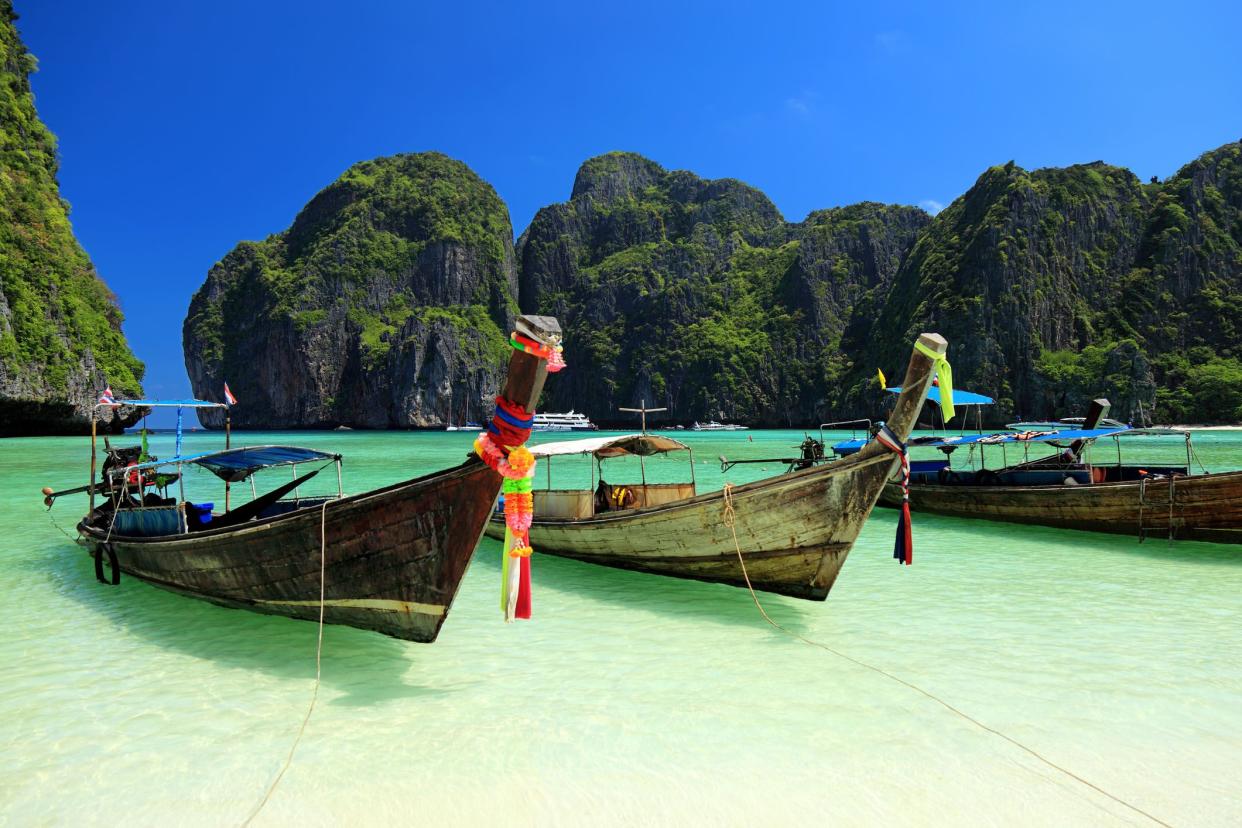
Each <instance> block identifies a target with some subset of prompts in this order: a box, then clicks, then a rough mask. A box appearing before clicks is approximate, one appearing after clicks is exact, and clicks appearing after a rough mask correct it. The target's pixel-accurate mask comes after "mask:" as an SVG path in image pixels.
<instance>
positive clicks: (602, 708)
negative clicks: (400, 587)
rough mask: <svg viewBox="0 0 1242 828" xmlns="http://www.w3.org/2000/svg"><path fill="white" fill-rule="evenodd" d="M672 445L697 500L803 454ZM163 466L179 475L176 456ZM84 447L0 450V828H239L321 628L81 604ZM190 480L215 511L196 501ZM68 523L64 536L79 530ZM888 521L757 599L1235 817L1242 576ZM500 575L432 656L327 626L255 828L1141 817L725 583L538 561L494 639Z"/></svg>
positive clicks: (1078, 767)
mask: <svg viewBox="0 0 1242 828" xmlns="http://www.w3.org/2000/svg"><path fill="white" fill-rule="evenodd" d="M678 436H682V437H684V439H685V440H686V441H687V442H689V443H691V444H692V445H693V446H694V447H695V450H696V455H695V456H696V459H697V460H698V463H697V465H696V474H697V477H698V481H699V485H700V488H701V489H706V488H716V487H719V486H720V485H721V482H722V480H723V479H724V478H722V476H721V474H720V471H719V464H718V461H717V460H716V457H717V456H718V455H719V454H726V455H728V456H729V457H731V458H732V457H745V456H752V457H757V456H764V455H767V454H770V453H784V452H785V451H792V448H791V447H792V446H794V445H796V443H797V442H798V441H799V439H800V438H801V432H793V431H785V432H780V431H777V432H736V433H727V434H720V433H717V434H684V435H681V434H679V435H678ZM750 438H753V440H752V439H750ZM218 440H219V438H218V436H217V435H208V434H196V435H192V436H191V437H190V438H189V445H188V447H187V450H189V449H194V448H199V447H202V448H211V447H215V446H216V445H217V443H218ZM243 441H244V442H245V443H248V444H257V443H260V442H271V441H280V442H293V443H297V444H302V445H309V446H314V447H323V448H335V449H337V450H339V451H341V452H342V453H344V454H345V456H346V464H345V473H346V489H347V490H350V491H360V490H363V489H368V488H372V487H375V486H377V485H380V484H383V483H387V482H391V481H394V480H397V479H400V478H403V477H408V476H411V475H415V474H419V473H422V472H425V471H429V470H432V469H435V468H439V467H443V466H446V465H449V464H452V463H454V462H456V461H457V460H458V459H459V458H460V457H461V456H462V455H463V454H464V452H465V451H466V450H467V449H468V447H469V445H470V441H471V435H469V434H428V433H383V434H370V433H362V432H348V433H342V432H336V433H309V434H308V433H297V434H247V435H244V436H243ZM1196 444H1197V445H1198V446H1199V450H1200V455H1201V457H1202V458H1203V460H1204V462H1206V463H1207V465H1208V466H1209V468H1212V469H1213V470H1224V469H1228V468H1239V467H1242V432H1211V433H1203V434H1201V435H1198V436H1197V437H1196ZM152 449H153V451H155V452H156V453H157V454H160V455H162V456H168V455H170V454H171V453H172V451H171V438H170V437H168V436H165V435H159V436H157V437H156V438H155V439H154V440H153V446H152ZM1178 450H1180V449H1178V447H1177V446H1176V445H1175V444H1173V448H1172V449H1171V450H1170V451H1171V456H1170V459H1172V458H1174V457H1176V454H1177V451H1178ZM85 452H86V443H85V441H84V440H81V439H62V438H47V439H22V440H3V441H0V474H2V475H3V477H2V479H3V481H4V483H5V485H4V487H3V490H2V491H3V494H0V513H2V514H3V515H4V519H3V532H2V539H0V591H2V594H3V595H4V598H5V600H4V601H3V603H2V604H0V613H2V617H3V629H4V630H5V631H6V633H7V634H6V635H5V636H4V638H3V639H2V640H0V663H2V664H3V665H4V667H5V679H4V681H3V683H2V684H0V744H3V746H4V750H3V755H4V760H3V762H0V821H4V822H7V823H9V824H31V823H34V824H53V823H56V824H59V823H70V822H73V823H85V824H117V823H121V822H126V823H133V824H156V823H167V822H168V821H170V820H175V821H177V822H179V823H187V824H202V825H217V824H237V823H240V822H241V821H242V820H243V819H244V818H245V817H246V815H247V814H248V813H249V812H250V810H251V808H253V806H254V805H255V804H256V803H257V801H258V800H259V798H261V796H262V795H263V792H264V791H265V789H266V787H267V786H268V784H270V782H271V780H272V778H273V777H274V776H275V774H276V772H277V771H278V770H279V767H280V764H281V763H282V761H283V759H284V757H285V754H286V753H287V751H288V749H289V745H290V743H291V740H292V739H293V737H294V735H295V733H296V731H297V728H298V725H299V723H300V721H301V717H302V715H303V713H304V711H305V708H306V705H307V703H308V702H309V700H310V694H311V688H312V683H313V677H314V671H315V658H314V656H315V632H316V631H315V626H314V625H313V624H307V623H301V622H294V621H289V620H286V619H281V618H269V617H264V616H259V615H254V614H250V613H246V612H239V611H232V610H225V609H220V608H217V607H214V606H211V605H209V604H206V603H203V602H199V601H195V600H192V599H188V598H183V597H180V596H177V595H173V594H170V593H166V592H163V591H161V590H158V589H155V588H153V587H149V586H146V585H144V584H141V583H139V582H137V581H134V580H132V579H123V580H122V583H121V585H120V586H119V587H105V586H103V585H100V584H98V583H96V582H95V580H94V577H93V571H92V567H91V563H90V561H89V559H88V558H87V557H86V555H85V554H84V553H83V552H82V551H80V550H79V549H78V548H77V547H75V546H73V545H72V544H70V543H69V542H68V541H67V540H66V539H65V537H64V536H63V535H62V534H60V532H58V531H57V529H56V528H55V527H54V526H53V525H52V523H51V522H50V521H49V517H48V515H47V514H45V513H44V512H43V510H42V506H41V503H40V496H39V494H38V490H39V488H40V487H41V486H43V485H52V486H55V487H62V486H72V485H76V484H79V483H81V482H84V481H85V478H86V472H85V462H86V453H85ZM556 462H557V466H555V467H554V470H553V474H554V482H558V481H563V482H565V483H568V482H571V478H570V475H571V471H570V469H569V462H568V461H556ZM562 462H564V463H565V465H564V468H562V465H561V464H562ZM687 468H688V467H687V466H686V465H685V464H684V462H683V461H673V460H667V461H666V460H656V461H652V462H649V463H648V464H647V473H648V475H649V477H651V478H653V479H674V478H675V477H676V476H678V475H681V474H683V473H685V472H686V471H687ZM605 470H606V471H607V470H608V464H605ZM777 470H778V467H776V466H768V467H766V468H764V467H762V466H742V467H738V468H737V469H735V470H734V471H733V472H731V473H730V474H729V479H730V480H733V481H735V482H741V481H744V480H748V479H753V478H755V477H758V476H762V475H763V474H765V473H767V474H770V473H773V472H775V471H777ZM541 474H542V472H541ZM562 474H564V475H565V477H562ZM580 474H581V475H582V476H583V477H585V466H583V467H582V468H581V469H580ZM328 476H329V475H323V477H328ZM620 478H621V475H620V474H619V473H618V474H615V475H614V474H609V479H610V480H612V481H613V482H617V481H619V480H620ZM316 483H317V484H319V485H318V487H319V488H321V489H324V490H327V489H333V490H334V489H335V479H332V480H322V481H316ZM191 485H195V486H197V487H198V488H197V489H196V491H198V492H199V493H200V495H206V496H205V497H203V499H209V498H213V497H214V498H217V499H218V496H219V493H218V491H217V490H218V484H214V483H213V482H212V479H211V478H209V477H207V476H203V477H201V478H195V479H194V480H193V482H192V484H191ZM84 506H85V499H84V498H81V497H77V498H65V499H64V500H62V501H61V502H60V503H58V505H57V507H56V509H55V510H54V511H53V513H52V515H53V516H54V517H55V518H56V520H57V521H58V522H59V523H60V524H61V525H62V526H63V527H65V528H66V529H71V527H72V526H73V524H74V523H75V522H76V520H77V518H78V517H79V516H80V513H81V511H82V510H83V508H84ZM894 525H895V515H894V513H893V512H890V511H886V510H879V511H877V512H876V514H875V515H874V516H873V518H872V519H871V520H870V521H869V523H868V524H867V527H866V528H865V530H864V532H863V534H862V537H861V538H860V540H859V542H858V544H857V545H856V546H855V548H854V551H853V553H852V554H851V556H850V558H849V561H848V562H847V563H846V565H845V568H844V570H843V572H842V574H841V577H840V579H839V580H838V582H837V584H836V587H835V588H834V590H833V592H832V595H831V596H830V597H829V599H828V601H827V602H825V603H823V604H817V603H808V602H801V601H797V600H794V599H788V598H782V597H776V596H762V601H763V603H764V606H765V607H766V608H767V610H768V612H769V613H770V614H772V615H773V616H774V617H775V618H776V619H777V620H778V621H779V622H780V623H782V624H784V625H786V626H787V627H789V628H790V629H792V630H795V631H797V632H798V633H800V634H802V635H805V636H807V637H809V638H812V639H816V640H819V641H823V642H825V643H827V644H829V645H831V646H832V647H835V648H837V649H839V650H841V651H843V652H846V653H848V654H850V655H851V656H853V657H855V658H859V659H862V660H864V661H867V662H869V663H871V664H874V665H876V666H878V667H882V668H883V669H885V670H888V671H890V672H892V673H894V674H896V675H899V676H901V677H903V678H905V679H907V680H909V681H912V682H914V683H916V684H918V685H920V686H922V687H924V688H926V689H927V690H928V691H930V692H933V693H936V694H938V695H940V696H942V697H943V698H945V699H946V700H947V701H949V702H951V703H952V704H954V705H956V706H958V707H960V708H962V709H963V710H965V711H967V712H968V713H970V714H971V715H973V716H975V717H977V718H979V719H981V720H982V721H984V722H986V723H988V724H989V725H991V726H993V727H996V728H998V729H1000V730H1003V731H1004V732H1006V733H1007V734H1009V735H1011V736H1013V737H1015V738H1017V739H1019V740H1021V741H1023V742H1024V743H1026V744H1029V745H1030V746H1031V747H1033V748H1035V749H1036V750H1038V751H1040V752H1041V753H1043V754H1044V755H1046V756H1048V757H1049V758H1051V759H1053V760H1055V761H1057V762H1058V763H1060V764H1063V765H1065V766H1067V767H1069V768H1070V769H1072V770H1073V771H1074V772H1076V773H1078V774H1079V775H1081V776H1084V777H1086V778H1087V779H1090V780H1091V781H1092V782H1094V783H1095V784H1097V785H1100V786H1101V787H1103V788H1105V789H1107V790H1109V791H1112V792H1113V793H1115V794H1117V795H1119V796H1122V797H1123V798H1125V799H1128V800H1131V801H1133V802H1134V803H1135V804H1137V805H1139V806H1140V807H1142V808H1143V809H1145V810H1147V811H1149V812H1150V813H1152V814H1154V815H1156V816H1158V817H1160V818H1161V819H1163V820H1165V821H1167V822H1170V823H1172V824H1174V825H1179V826H1180V825H1231V824H1238V823H1239V822H1242V793H1240V790H1239V786H1238V784H1237V780H1238V767H1239V764H1240V761H1242V549H1240V548H1236V547H1226V546H1214V545H1209V544H1196V543H1178V544H1174V545H1171V546H1170V545H1167V544H1166V543H1164V542H1162V541H1151V540H1149V541H1148V542H1146V543H1144V544H1139V543H1138V541H1137V540H1136V539H1132V538H1127V537H1111V536H1105V535H1093V534H1087V533H1077V532H1068V531H1059V530H1053V529H1043V528H1038V527H1020V526H1012V525H1005V524H989V523H984V522H973V521H965V520H955V519H949V518H938V517H935V516H928V515H916V516H915V536H916V537H915V545H916V551H915V565H914V566H913V567H909V568H904V567H900V566H898V565H897V564H896V563H895V562H893V560H892V559H891V557H890V555H891V549H892V538H893V531H894ZM498 556H499V548H498V545H497V544H495V543H493V542H490V541H484V543H483V544H482V545H481V547H480V550H479V554H478V555H477V556H476V559H475V563H474V565H473V566H472V568H471V570H470V572H469V574H468V576H467V578H466V581H465V583H464V585H463V587H462V590H461V593H460V594H459V596H458V599H457V601H456V603H455V605H454V607H453V610H452V613H451V615H450V616H449V619H448V622H447V623H446V624H445V627H444V630H443V632H442V633H441V636H440V639H439V641H437V642H436V643H435V644H433V645H430V646H426V645H417V644H408V643H405V642H399V641H395V640H391V639H387V638H384V637H382V636H379V635H375V634H372V633H364V632H360V631H357V630H351V629H345V628H337V627H328V628H327V629H326V630H325V634H324V658H323V687H322V689H321V691H320V696H319V704H318V706H317V708H316V711H315V714H314V717H313V718H312V719H311V722H310V725H309V727H308V729H307V732H306V735H305V737H304V739H303V741H302V744H301V747H300V748H299V750H298V754H297V757H296V758H295V760H294V763H293V766H292V768H291V769H290V771H289V772H288V774H287V775H286V776H285V778H284V780H283V782H282V783H281V785H280V787H279V788H278V789H277V791H276V793H275V795H274V797H273V799H272V801H271V802H270V803H269V804H268V806H267V808H266V809H265V810H264V811H263V813H262V815H261V816H260V817H259V819H258V820H257V823H256V824H268V825H276V824H286V823H291V822H294V821H297V822H299V823H302V824H308V825H326V824H342V823H350V824H358V823H380V822H384V823H393V822H396V823H399V824H426V823H437V824H438V823H451V824H478V823H494V822H500V821H502V820H503V821H504V822H505V823H508V824H517V825H534V824H548V823H551V824H581V823H584V822H588V821H590V822H602V823H642V824H657V825H664V824H668V825H672V824H684V823H685V822H687V821H694V822H700V823H702V822H707V823H712V824H730V825H741V824H747V825H749V824H755V823H760V824H777V823H782V824H783V823H794V824H811V823H814V824H824V823H826V822H827V823H835V824H846V825H863V824H867V825H874V824H877V823H885V824H898V825H906V824H927V823H937V824H945V823H953V824H1010V823H1021V824H1036V825H1063V824H1067V823H1074V824H1081V823H1091V824H1105V825H1107V824H1126V823H1131V824H1142V823H1143V820H1142V819H1141V818H1139V817H1137V816H1136V815H1134V814H1133V813H1130V812H1128V811H1126V809H1124V808H1123V807H1122V806H1120V805H1117V804H1116V803H1113V802H1111V801H1109V800H1107V799H1106V798H1104V797H1103V796H1101V795H1100V794H1098V793H1095V792H1093V791H1091V790H1090V789H1088V788H1085V787H1084V786H1082V785H1080V784H1079V783H1077V782H1074V781H1072V780H1070V779H1068V778H1066V777H1064V776H1062V775H1060V774H1057V773H1056V772H1054V771H1051V770H1050V769H1048V768H1047V767H1045V766H1043V765H1041V764H1039V763H1038V762H1036V761H1035V760H1033V759H1032V758H1030V757H1029V756H1028V755H1026V754H1024V753H1022V752H1021V751H1019V750H1018V749H1016V748H1014V747H1013V746H1011V745H1009V744H1008V743H1006V742H1004V741H1002V740H1000V739H998V738H997V737H995V736H992V735H990V734H987V733H984V732H981V731H980V730H978V729H977V728H975V727H974V726H972V725H970V724H968V723H966V722H964V721H962V720H961V719H958V718H956V717H955V716H953V715H952V714H950V713H948V712H947V711H945V710H944V709H943V708H941V707H940V706H939V705H936V704H934V703H933V702H930V701H928V700H927V699H925V698H923V697H922V696H919V695H917V694H915V693H913V692H912V691H910V690H909V689H907V688H905V687H902V686H900V685H898V684H895V683H893V682H892V681H890V680H888V679H886V678H883V677H882V676H879V675H876V674H875V673H872V672H870V671H867V670H865V669H862V668H860V667H857V666H855V665H853V664H850V663H849V662H846V661H843V660H841V659H838V658H837V657H835V656H833V655H831V654H829V653H826V652H824V651H822V650H819V649H817V648H813V647H808V646H806V645H804V644H801V643H799V642H797V641H795V640H792V639H790V638H788V637H785V636H783V635H782V634H781V633H779V632H777V631H775V630H773V629H772V628H770V627H768V626H767V625H766V624H764V623H763V621H762V620H761V619H760V618H759V616H758V614H757V612H756V611H755V608H754V605H753V604H752V603H751V600H750V597H749V596H748V595H747V594H746V593H745V592H744V591H742V590H737V589H733V588H730V587H724V586H717V585H710V584H700V583H695V582H689V581H678V580H674V579H667V578H659V577H655V576H650V575H641V574H636V573H628V572H621V571H615V570H609V569H603V568H599V567H593V566H590V565H587V564H581V563H577V562H572V561H564V560H558V559H555V558H551V557H537V558H536V559H535V564H534V565H535V619H534V620H533V621H531V622H528V623H518V624H512V625H506V624H504V623H503V622H502V620H501V618H500V612H499V609H498V608H497V589H498V580H499V565H498Z"/></svg>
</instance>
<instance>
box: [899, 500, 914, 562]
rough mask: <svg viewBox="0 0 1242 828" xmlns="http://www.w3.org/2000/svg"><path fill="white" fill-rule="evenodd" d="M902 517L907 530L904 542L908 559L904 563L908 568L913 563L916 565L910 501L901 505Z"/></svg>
mask: <svg viewBox="0 0 1242 828" xmlns="http://www.w3.org/2000/svg"><path fill="white" fill-rule="evenodd" d="M901 517H902V521H901V522H902V526H903V528H904V529H905V537H904V538H903V540H904V541H905V545H906V559H905V561H904V563H905V565H906V566H910V565H911V564H912V563H914V530H913V529H912V527H911V526H910V502H909V501H904V502H903V503H902V504H901Z"/></svg>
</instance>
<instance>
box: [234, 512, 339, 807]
mask: <svg viewBox="0 0 1242 828" xmlns="http://www.w3.org/2000/svg"><path fill="white" fill-rule="evenodd" d="M329 502H330V501H327V500H325V501H324V502H323V505H322V506H321V507H319V638H318V642H317V643H316V645H315V689H314V690H313V691H311V700H310V706H309V707H307V708H306V715H305V716H303V717H302V726H301V727H299V728H298V735H297V736H296V737H295V738H294V740H293V744H292V745H290V746H289V755H288V756H286V757H285V764H284V765H283V766H282V767H281V768H280V773H278V774H276V778H275V779H273V780H272V784H271V785H270V786H269V787H268V789H267V793H265V794H263V799H262V800H260V802H259V804H258V805H257V806H255V809H254V810H253V811H251V812H250V816H248V817H246V821H245V822H243V823H242V828H245V826H247V825H249V824H250V823H251V822H252V821H254V818H255V817H257V816H258V815H259V811H262V810H263V806H264V805H266V804H267V801H268V800H269V799H271V798H272V792H273V791H275V790H276V786H277V785H279V784H280V780H281V779H283V778H284V776H285V771H287V770H289V766H290V765H291V764H293V753H294V751H296V750H297V749H298V744H299V743H300V742H301V741H302V734H303V733H305V732H306V723H307V722H309V721H310V717H311V713H313V712H314V711H315V702H316V701H318V700H319V679H320V676H321V675H322V671H321V668H322V664H323V613H324V606H325V604H326V602H325V600H324V596H325V581H326V580H327V573H328V563H327V562H328V532H327V529H328V503H329Z"/></svg>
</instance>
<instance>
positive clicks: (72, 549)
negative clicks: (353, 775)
mask: <svg viewBox="0 0 1242 828" xmlns="http://www.w3.org/2000/svg"><path fill="white" fill-rule="evenodd" d="M14 566H15V568H18V569H23V570H28V571H31V572H39V573H41V574H43V575H45V576H47V577H49V578H50V580H51V582H52V585H53V588H54V589H55V590H56V591H57V592H59V593H60V594H61V595H63V596H64V597H66V598H68V599H70V600H72V601H74V602H75V603H77V604H79V605H80V606H82V607H83V608H85V609H87V610H88V611H90V612H93V613H95V614H97V615H99V616H101V617H102V618H103V619H105V620H106V623H101V624H97V625H94V628H95V629H96V630H98V635H99V636H101V637H106V636H108V635H109V634H111V633H118V634H120V635H121V636H125V637H131V636H132V637H135V638H139V639H142V640H143V641H145V642H147V643H150V644H153V645H155V646H157V647H160V648H162V649H166V650H173V651H176V652H179V653H181V654H183V655H187V656H190V657H192V658H197V659H202V660H204V661H211V662H214V663H216V664H218V665H221V666H226V667H232V668H237V669H243V670H258V671H262V672H264V673H268V674H270V675H273V676H276V677H279V678H282V679H297V680H307V681H310V680H313V679H314V677H315V648H316V638H317V627H316V625H315V624H314V623H313V622H312V623H307V622H305V621H295V620H293V619H290V618H283V617H280V616H273V615H262V614H259V613H252V612H248V611H246V610H236V609H231V608H226V607H220V606H216V605H215V604H212V603H210V602H208V601H203V600H198V599H195V598H191V597H188V596H183V595H178V594H176V593H173V592H169V591H166V590H163V589H159V588H157V587H154V586H152V585H150V584H146V583H143V582H142V581H139V580H138V579H136V578H130V577H126V576H124V575H122V576H121V583H120V584H118V585H117V586H109V585H104V584H100V583H99V582H98V581H96V580H95V573H94V564H93V563H92V561H91V559H90V557H89V556H88V555H87V554H86V553H85V552H84V551H83V550H81V549H79V548H78V547H76V546H73V545H71V544H69V543H60V544H50V545H47V546H44V547H42V548H41V549H39V550H38V551H37V552H33V553H32V554H31V555H29V556H23V557H22V558H21V559H20V560H18V561H15V562H14ZM101 646H103V645H102V644H101ZM426 646H427V645H425V644H416V643H414V642H407V641H400V640H398V639H395V638H389V637H388V636H384V635H381V634H379V633H374V632H369V631H366V630H358V629H354V628H352V627H342V626H339V625H325V626H324V643H323V671H322V681H323V683H324V685H325V686H331V687H332V688H333V689H334V690H337V691H339V692H341V693H343V694H344V695H342V696H340V697H338V698H334V699H332V701H331V702H330V703H332V704H343V705H353V706H360V707H361V706H367V705H371V704H377V703H382V702H385V701H389V700H393V699H400V698H416V697H427V696H439V695H445V694H449V693H453V692H456V690H457V688H454V687H429V686H420V685H415V684H409V683H407V682H406V681H405V680H404V675H405V674H406V673H407V672H409V671H410V668H411V667H412V666H414V665H416V664H417V663H418V661H419V656H420V655H421V654H420V652H419V651H420V650H421V649H422V648H423V647H426Z"/></svg>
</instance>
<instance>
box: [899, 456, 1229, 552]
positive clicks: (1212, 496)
mask: <svg viewBox="0 0 1242 828" xmlns="http://www.w3.org/2000/svg"><path fill="white" fill-rule="evenodd" d="M880 502H881V503H882V504H883V505H885V506H891V507H900V506H901V486H899V485H898V484H897V483H893V482H891V481H890V482H889V483H888V484H887V485H885V487H884V492H883V494H882V495H881V498H880ZM910 508H911V509H913V510H916V511H922V512H934V513H936V514H941V515H952V516H954V517H967V518H983V519H986V520H1002V521H1009V522H1011V523H1030V524H1039V525H1041V526H1055V527H1060V528H1064V529H1085V530H1088V531H1092V532H1111V533H1114V534H1123V535H1136V536H1138V537H1144V536H1149V537H1153V538H1165V537H1173V538H1180V539H1187V540H1203V541H1213V542H1218V543H1242V471H1236V472H1226V473H1222V474H1200V475H1190V476H1187V477H1176V478H1164V479H1156V480H1149V481H1148V482H1147V484H1146V485H1145V486H1144V485H1143V484H1142V483H1140V482H1137V481H1124V482H1116V483H1095V484H1090V485H1081V486H952V485H949V486H945V485H939V484H934V483H929V484H916V485H912V486H911V487H910Z"/></svg>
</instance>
